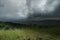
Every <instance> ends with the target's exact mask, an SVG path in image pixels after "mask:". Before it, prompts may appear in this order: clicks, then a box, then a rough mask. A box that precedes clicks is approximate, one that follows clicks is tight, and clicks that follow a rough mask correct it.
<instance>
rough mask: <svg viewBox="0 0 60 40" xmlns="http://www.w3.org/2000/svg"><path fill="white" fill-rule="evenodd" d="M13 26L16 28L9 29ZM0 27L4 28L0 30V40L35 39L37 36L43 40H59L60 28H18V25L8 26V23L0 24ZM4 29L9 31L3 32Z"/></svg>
mask: <svg viewBox="0 0 60 40" xmlns="http://www.w3.org/2000/svg"><path fill="white" fill-rule="evenodd" d="M14 25H15V26H16V27H17V26H18V27H19V29H18V28H14V29H11V27H10V26H12V27H14ZM0 26H1V28H2V26H4V27H3V28H2V29H1V28H0V29H1V30H0V40H17V39H19V38H20V37H23V38H28V37H31V38H35V37H37V36H39V37H41V38H42V39H43V40H60V27H57V26H55V27H53V26H52V27H51V26H50V27H46V26H45V27H43V26H41V27H40V26H36V25H35V26H32V27H30V26H27V27H25V26H26V25H25V26H22V28H20V27H21V26H20V25H16V24H10V23H0ZM6 27H9V28H10V29H8V30H5V28H6Z"/></svg>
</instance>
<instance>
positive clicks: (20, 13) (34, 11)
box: [0, 0, 60, 21]
mask: <svg viewBox="0 0 60 40" xmlns="http://www.w3.org/2000/svg"><path fill="white" fill-rule="evenodd" d="M59 5H60V0H0V21H12V20H19V21H21V20H37V21H38V20H40V18H44V19H45V17H47V18H52V17H53V16H54V17H55V16H56V17H57V16H60V15H59V11H60V6H59ZM57 10H58V11H57ZM55 12H56V13H55ZM56 14H57V15H56Z"/></svg>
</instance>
